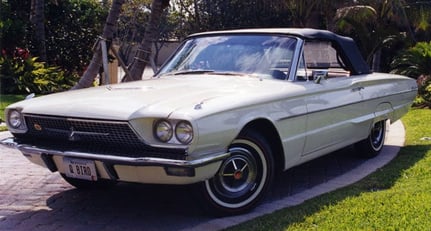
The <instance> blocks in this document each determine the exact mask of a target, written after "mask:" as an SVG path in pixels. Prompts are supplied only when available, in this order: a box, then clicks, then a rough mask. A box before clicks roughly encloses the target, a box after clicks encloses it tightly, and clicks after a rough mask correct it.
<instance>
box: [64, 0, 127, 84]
mask: <svg viewBox="0 0 431 231" xmlns="http://www.w3.org/2000/svg"><path fill="white" fill-rule="evenodd" d="M124 2H125V0H113V1H112V6H111V9H110V11H109V14H108V18H107V19H106V23H105V26H104V28H103V34H102V37H101V39H104V40H105V41H107V42H108V43H107V45H108V47H109V46H110V44H109V43H110V41H112V39H113V38H114V32H115V26H116V25H117V20H118V17H119V16H120V12H121V6H122V5H123V4H124ZM94 48H95V50H94V54H93V58H92V59H91V62H90V65H89V66H88V68H87V70H85V72H84V74H83V75H82V77H81V78H80V80H79V81H78V83H77V84H76V85H75V86H74V87H73V88H72V90H75V89H80V88H86V87H90V86H92V85H93V82H94V79H95V78H96V76H97V74H98V73H99V70H100V67H101V66H102V59H103V57H102V50H101V49H102V48H101V46H100V44H99V42H97V44H96V45H95V47H94Z"/></svg>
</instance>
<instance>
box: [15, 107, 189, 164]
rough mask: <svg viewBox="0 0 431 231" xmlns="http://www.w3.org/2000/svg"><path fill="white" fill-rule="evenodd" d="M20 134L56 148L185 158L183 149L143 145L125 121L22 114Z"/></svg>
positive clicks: (34, 141) (131, 155)
mask: <svg viewBox="0 0 431 231" xmlns="http://www.w3.org/2000/svg"><path fill="white" fill-rule="evenodd" d="M25 120H26V123H27V127H28V132H27V134H26V135H25V136H24V137H22V138H24V139H29V141H31V143H37V145H44V146H48V147H50V148H55V149H56V150H62V151H65V150H73V151H81V152H91V153H98V154H106V155H117V156H129V157H159V158H169V159H185V156H186V155H185V154H186V152H185V150H184V149H167V148H154V147H151V146H149V145H147V144H145V143H144V142H143V141H142V140H141V139H139V137H138V136H137V135H136V133H135V132H134V131H133V130H132V128H131V127H130V126H129V123H128V122H127V121H103V120H90V119H79V118H64V117H50V116H39V115H25Z"/></svg>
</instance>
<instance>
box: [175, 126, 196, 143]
mask: <svg viewBox="0 0 431 231" xmlns="http://www.w3.org/2000/svg"><path fill="white" fill-rule="evenodd" d="M175 137H177V139H178V141H180V142H181V143H182V144H189V143H190V142H191V141H192V139H193V127H192V125H191V124H190V123H189V122H187V121H180V122H178V123H177V125H176V127H175Z"/></svg>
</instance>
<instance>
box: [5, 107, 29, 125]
mask: <svg viewBox="0 0 431 231" xmlns="http://www.w3.org/2000/svg"><path fill="white" fill-rule="evenodd" d="M7 120H8V121H7V122H8V125H9V126H10V128H12V129H20V130H25V129H26V127H25V123H24V117H23V116H22V114H21V113H20V112H19V111H17V110H10V111H9V113H8V118H7Z"/></svg>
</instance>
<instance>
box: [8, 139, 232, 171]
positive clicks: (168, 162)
mask: <svg viewBox="0 0 431 231" xmlns="http://www.w3.org/2000/svg"><path fill="white" fill-rule="evenodd" d="M0 144H1V145H4V146H6V147H9V148H14V149H18V150H19V151H21V152H22V153H23V154H24V155H26V156H28V155H42V154H47V155H54V156H67V157H75V158H83V159H91V160H99V161H102V162H109V163H111V164H124V165H134V166H177V167H194V168H196V167H200V166H204V165H207V164H211V163H213V162H217V161H221V160H223V159H226V158H227V157H229V156H230V153H226V152H222V153H215V154H213V155H211V156H205V157H203V158H200V159H196V160H174V159H163V158H155V157H138V158H133V157H123V156H113V155H101V154H97V153H83V152H74V151H64V152H63V151H57V150H48V149H44V148H38V147H36V146H31V145H26V144H19V143H18V142H17V141H15V139H14V138H13V137H10V138H6V139H3V140H0Z"/></svg>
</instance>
